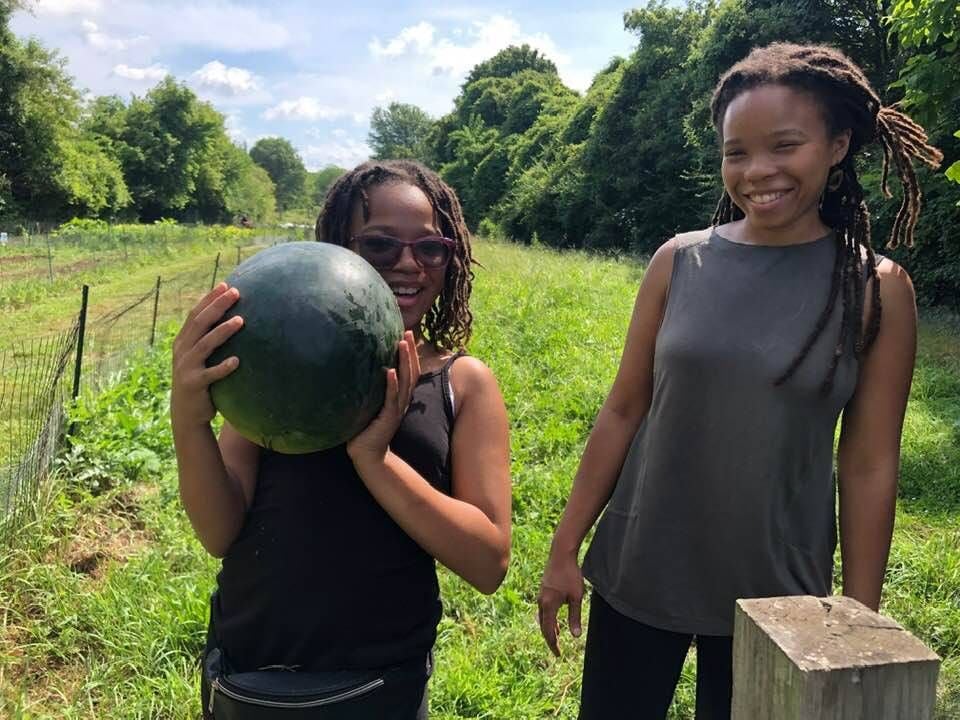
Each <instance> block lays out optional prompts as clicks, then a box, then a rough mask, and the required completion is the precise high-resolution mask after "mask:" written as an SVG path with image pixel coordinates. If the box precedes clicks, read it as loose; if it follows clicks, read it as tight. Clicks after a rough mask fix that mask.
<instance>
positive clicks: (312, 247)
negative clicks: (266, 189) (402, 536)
mask: <svg viewBox="0 0 960 720" xmlns="http://www.w3.org/2000/svg"><path fill="white" fill-rule="evenodd" d="M227 283H228V284H229V285H230V286H231V287H236V288H238V289H239V291H240V299H239V300H238V301H237V302H236V304H235V305H234V306H233V307H232V308H231V310H230V311H229V312H228V314H227V315H226V316H225V317H224V320H227V319H229V318H230V317H233V316H234V315H241V316H242V317H243V320H244V325H243V327H242V328H241V329H240V331H239V332H237V333H236V334H235V335H234V336H233V337H231V338H230V339H229V340H228V341H227V342H226V343H224V344H223V345H222V346H221V347H219V348H218V349H217V350H216V351H215V352H214V353H213V354H211V356H210V358H209V359H208V361H207V363H208V365H214V364H216V363H218V362H220V361H221V360H223V359H224V358H227V357H229V356H231V355H236V356H237V357H238V358H239V359H240V365H239V367H238V368H237V369H236V370H235V371H234V372H232V373H231V374H230V375H228V376H227V377H226V378H224V379H223V380H220V381H219V382H216V383H214V384H213V385H212V386H211V387H210V396H211V398H212V400H213V404H214V405H215V406H216V408H217V409H218V410H219V411H220V413H221V414H222V415H223V416H224V417H225V418H226V419H227V420H228V421H229V422H230V424H231V425H233V426H234V427H235V428H236V429H237V431H238V432H240V434H241V435H243V436H244V437H246V438H247V439H249V440H251V441H252V442H255V443H257V444H258V445H261V446H262V447H266V448H270V449H272V450H276V451H278V452H283V453H293V454H297V453H307V452H314V451H317V450H325V449H327V448H330V447H333V446H335V445H339V444H341V443H344V442H346V441H347V440H349V439H350V438H351V437H353V436H354V435H356V434H357V433H358V432H360V431H361V430H363V428H365V427H366V426H367V425H368V424H369V422H370V421H371V420H372V419H373V417H374V416H375V415H376V414H377V413H378V412H379V410H380V408H381V407H382V405H383V397H384V390H385V386H386V378H385V373H384V368H386V367H393V366H394V365H395V361H396V349H397V342H398V341H399V340H400V339H401V338H402V336H403V320H402V319H401V317H400V310H399V309H398V307H397V303H396V300H395V299H394V296H393V292H392V291H391V290H390V288H389V287H388V286H387V284H386V282H384V280H383V278H382V277H380V275H379V273H378V272H377V271H376V270H374V269H373V268H372V267H371V266H370V265H369V264H368V263H367V262H366V261H365V260H363V259H362V258H361V257H360V256H359V255H356V254H355V253H353V252H351V251H349V250H347V249H345V248H342V247H339V246H337V245H330V244H328V243H319V242H292V243H284V244H281V245H276V246H274V247H272V248H268V249H267V250H263V251H261V252H259V253H257V254H256V255H254V256H253V257H251V258H249V259H248V260H246V261H245V262H243V263H242V264H241V265H239V266H238V267H237V269H236V270H235V271H234V272H233V274H231V275H230V277H229V278H227Z"/></svg>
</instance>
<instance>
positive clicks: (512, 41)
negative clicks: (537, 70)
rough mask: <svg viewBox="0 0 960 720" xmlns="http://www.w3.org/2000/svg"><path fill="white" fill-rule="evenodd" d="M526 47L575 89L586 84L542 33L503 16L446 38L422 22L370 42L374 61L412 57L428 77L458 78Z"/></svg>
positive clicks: (587, 81) (568, 61)
mask: <svg viewBox="0 0 960 720" xmlns="http://www.w3.org/2000/svg"><path fill="white" fill-rule="evenodd" d="M428 31H429V32H428ZM523 44H526V45H529V46H530V47H532V48H534V49H535V50H539V51H540V52H541V53H542V54H543V55H546V56H547V57H548V58H550V59H551V60H553V62H554V63H556V65H557V67H558V69H559V71H560V74H561V76H562V77H563V79H564V81H565V82H567V83H568V84H571V85H573V86H574V87H577V88H583V87H586V86H588V85H589V80H585V79H584V71H582V70H574V69H573V68H572V67H570V66H571V59H570V56H569V55H567V54H565V53H563V52H561V51H560V49H559V48H558V47H557V45H556V43H555V42H554V41H553V39H552V38H551V37H550V36H549V35H547V34H546V33H533V34H530V33H524V32H523V31H522V30H521V28H520V25H519V24H518V23H517V21H516V20H514V19H513V18H510V17H506V16H504V15H491V16H490V17H489V18H487V19H486V20H475V21H473V23H472V25H471V26H470V27H469V28H468V29H467V30H466V31H464V30H463V29H462V28H455V29H453V30H452V31H451V33H450V37H437V36H436V32H435V29H434V28H433V26H432V25H430V24H429V23H426V22H421V23H419V24H417V25H414V26H411V27H407V28H404V29H403V30H401V31H400V33H399V34H398V35H397V36H396V37H394V38H393V39H391V40H389V41H388V42H387V43H386V44H384V43H382V42H381V41H380V40H379V39H378V38H374V40H373V41H372V42H371V43H370V45H369V49H370V52H371V54H372V55H373V56H374V58H376V59H379V60H382V59H384V58H391V59H393V58H398V57H401V56H412V57H419V58H422V59H423V61H424V62H425V66H424V68H423V69H424V70H425V71H426V72H427V74H429V75H434V76H437V75H446V76H450V77H454V78H462V77H463V76H465V75H466V74H467V72H468V71H469V70H470V69H471V68H473V67H474V66H475V65H477V64H478V63H480V62H483V61H484V60H487V59H488V58H491V57H493V56H494V55H496V54H497V53H498V52H499V51H500V50H503V49H504V48H506V47H508V46H509V45H523Z"/></svg>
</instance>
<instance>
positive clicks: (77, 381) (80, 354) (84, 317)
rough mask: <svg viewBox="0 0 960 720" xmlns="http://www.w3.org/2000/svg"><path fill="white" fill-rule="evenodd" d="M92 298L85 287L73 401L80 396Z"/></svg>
mask: <svg viewBox="0 0 960 720" xmlns="http://www.w3.org/2000/svg"><path fill="white" fill-rule="evenodd" d="M89 297H90V286H89V285H84V286H83V294H82V295H81V299H80V331H79V333H78V334H77V362H76V363H75V364H74V367H73V399H74V400H76V399H77V396H78V395H79V394H80V369H81V368H82V367H83V339H84V336H85V335H86V332H87V300H88V299H89Z"/></svg>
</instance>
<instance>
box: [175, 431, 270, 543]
mask: <svg viewBox="0 0 960 720" xmlns="http://www.w3.org/2000/svg"><path fill="white" fill-rule="evenodd" d="M173 442H174V446H175V448H176V452H177V471H178V474H179V478H180V501H181V502H182V503H183V509H184V510H185V511H186V513H187V517H188V518H190V524H191V525H192V526H193V530H194V532H195V533H196V534H197V537H198V538H199V539H200V543H201V544H202V545H203V547H204V548H205V549H206V551H207V552H208V553H210V554H211V555H213V556H214V557H217V558H221V557H223V556H224V555H226V554H227V550H229V549H230V545H231V544H232V543H233V541H234V539H236V537H237V534H238V533H239V532H240V528H241V527H243V520H244V517H245V516H246V513H247V509H248V508H249V507H250V503H251V501H252V500H253V490H254V487H255V485H256V477H257V464H258V462H259V458H260V448H259V447H257V446H256V445H255V444H254V443H252V442H250V441H249V440H247V439H246V438H244V437H242V436H241V435H240V434H238V433H237V431H236V430H234V429H233V428H232V427H230V425H229V424H227V423H224V425H223V429H222V430H221V432H220V440H219V443H218V442H217V439H216V438H215V437H214V435H213V431H212V430H211V428H210V426H209V425H207V426H206V427H205V428H197V429H195V430H193V431H188V430H184V431H178V430H177V429H176V428H175V429H174V441H173Z"/></svg>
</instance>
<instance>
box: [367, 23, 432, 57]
mask: <svg viewBox="0 0 960 720" xmlns="http://www.w3.org/2000/svg"><path fill="white" fill-rule="evenodd" d="M434 32H436V28H434V27H433V25H431V24H430V23H428V22H420V23H417V24H416V25H414V26H412V27H407V28H404V29H403V30H401V31H400V34H399V35H397V36H396V37H395V38H393V40H391V41H390V42H388V43H387V44H386V45H383V44H382V43H381V42H380V39H379V38H374V39H373V40H372V41H371V43H370V52H372V53H373V55H374V57H397V56H399V55H403V54H404V53H405V52H407V50H408V49H413V50H414V51H416V52H418V53H423V52H426V51H427V50H428V49H429V48H430V46H431V45H433V34H434Z"/></svg>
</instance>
